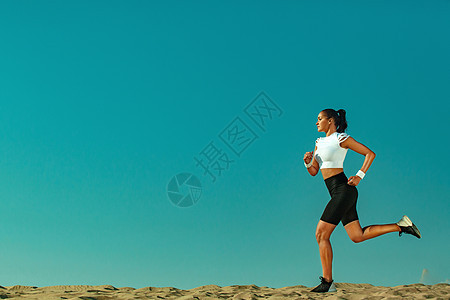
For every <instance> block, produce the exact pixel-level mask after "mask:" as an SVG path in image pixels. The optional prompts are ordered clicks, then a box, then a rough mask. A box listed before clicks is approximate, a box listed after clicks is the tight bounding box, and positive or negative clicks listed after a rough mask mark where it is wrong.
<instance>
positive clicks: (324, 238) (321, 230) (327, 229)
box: [316, 220, 337, 282]
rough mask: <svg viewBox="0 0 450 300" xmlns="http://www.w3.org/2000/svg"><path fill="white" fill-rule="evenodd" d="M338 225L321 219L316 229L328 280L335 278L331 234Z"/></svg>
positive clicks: (324, 271) (323, 268) (323, 272)
mask: <svg viewBox="0 0 450 300" xmlns="http://www.w3.org/2000/svg"><path fill="white" fill-rule="evenodd" d="M336 226H337V225H334V224H331V223H328V222H324V221H322V220H319V223H318V224H317V229H316V239H317V243H318V244H319V253H320V261H321V262H322V274H323V278H325V279H326V280H327V281H328V282H331V280H332V279H333V275H332V261H333V250H332V249H331V243H330V236H331V233H332V232H333V230H334V229H335V228H336Z"/></svg>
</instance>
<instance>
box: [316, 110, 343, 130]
mask: <svg viewBox="0 0 450 300" xmlns="http://www.w3.org/2000/svg"><path fill="white" fill-rule="evenodd" d="M322 112H324V113H325V114H326V116H327V118H332V119H334V124H336V131H337V132H345V130H346V129H347V127H348V125H347V120H346V119H345V114H346V112H345V109H339V110H337V111H336V110H334V109H332V108H327V109H324V110H322Z"/></svg>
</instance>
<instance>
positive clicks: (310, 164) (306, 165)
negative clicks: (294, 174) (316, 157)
mask: <svg viewBox="0 0 450 300" xmlns="http://www.w3.org/2000/svg"><path fill="white" fill-rule="evenodd" d="M303 163H304V164H305V167H306V168H307V169H308V168H309V167H311V166H312V164H313V159H311V161H310V162H309V164H306V163H305V162H303Z"/></svg>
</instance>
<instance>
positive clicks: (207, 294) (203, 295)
mask: <svg viewBox="0 0 450 300" xmlns="http://www.w3.org/2000/svg"><path fill="white" fill-rule="evenodd" d="M336 287H337V289H338V291H337V292H335V293H326V294H317V293H311V292H309V290H310V289H311V287H306V286H303V285H297V286H289V287H283V288H279V289H274V288H269V287H265V286H263V287H259V286H256V285H231V286H225V287H220V286H217V285H205V286H200V287H196V288H193V289H190V290H181V289H177V288H174V287H144V288H140V289H135V288H132V287H121V288H116V287H114V286H112V285H96V286H91V285H57V286H46V287H35V286H22V285H15V286H10V287H3V286H0V299H18V298H26V299H85V300H90V299H92V300H94V299H98V300H103V299H336V300H337V299H349V300H356V299H450V284H448V283H439V284H435V285H424V284H421V283H416V284H408V285H399V286H395V287H384V286H373V285H370V284H353V283H336Z"/></svg>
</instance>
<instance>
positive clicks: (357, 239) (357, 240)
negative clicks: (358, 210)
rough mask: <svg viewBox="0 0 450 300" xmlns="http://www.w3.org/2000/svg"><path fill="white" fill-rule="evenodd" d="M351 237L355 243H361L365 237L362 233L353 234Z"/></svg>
mask: <svg viewBox="0 0 450 300" xmlns="http://www.w3.org/2000/svg"><path fill="white" fill-rule="evenodd" d="M350 239H351V240H352V242H354V243H361V242H363V241H364V237H363V236H362V235H354V236H351V237H350Z"/></svg>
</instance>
